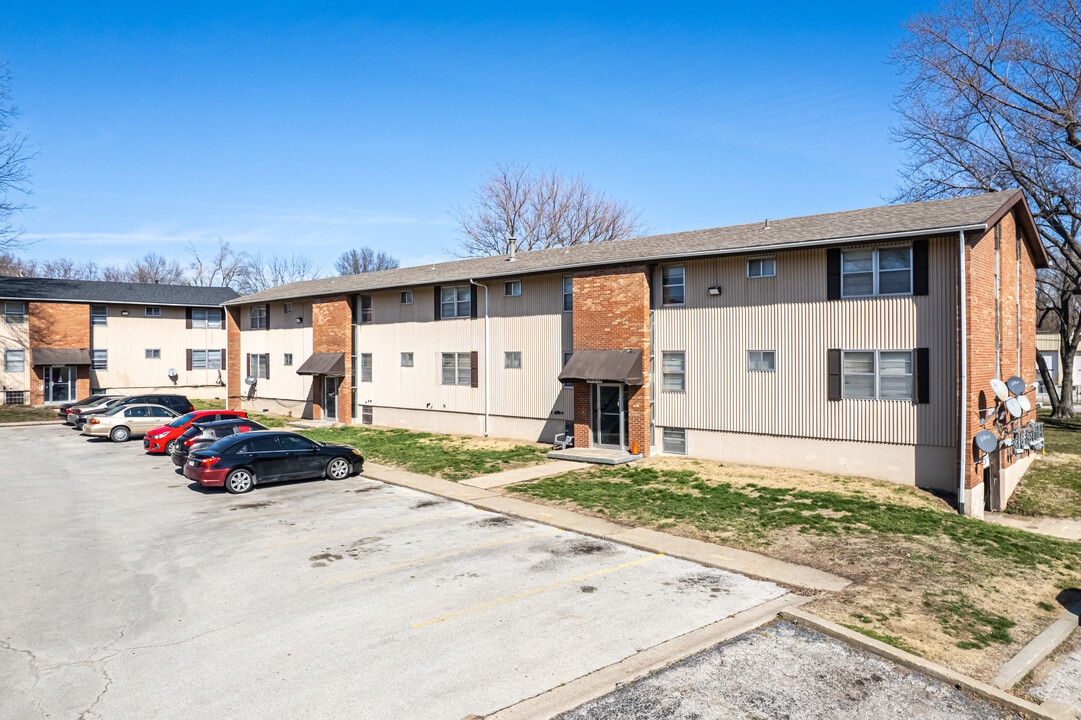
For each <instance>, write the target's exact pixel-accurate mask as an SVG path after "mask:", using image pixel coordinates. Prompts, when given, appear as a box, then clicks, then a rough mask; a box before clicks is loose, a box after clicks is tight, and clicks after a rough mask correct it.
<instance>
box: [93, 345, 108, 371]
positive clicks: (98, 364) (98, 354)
mask: <svg viewBox="0 0 1081 720" xmlns="http://www.w3.org/2000/svg"><path fill="white" fill-rule="evenodd" d="M99 358H101V359H100V360H99ZM90 369H91V370H108V369H109V351H108V350H105V349H100V348H99V349H96V350H91V351H90Z"/></svg>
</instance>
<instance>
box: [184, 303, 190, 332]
mask: <svg viewBox="0 0 1081 720" xmlns="http://www.w3.org/2000/svg"><path fill="white" fill-rule="evenodd" d="M184 327H185V328H187V329H188V330H191V308H190V307H189V308H184Z"/></svg>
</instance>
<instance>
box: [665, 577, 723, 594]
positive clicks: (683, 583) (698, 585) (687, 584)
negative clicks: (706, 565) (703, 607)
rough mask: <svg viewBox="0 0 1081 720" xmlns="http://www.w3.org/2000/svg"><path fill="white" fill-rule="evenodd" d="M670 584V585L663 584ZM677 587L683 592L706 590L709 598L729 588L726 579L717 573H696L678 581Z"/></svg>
mask: <svg viewBox="0 0 1081 720" xmlns="http://www.w3.org/2000/svg"><path fill="white" fill-rule="evenodd" d="M665 584H670V583H665ZM679 585H680V587H681V589H682V591H683V592H688V591H692V590H706V591H708V592H709V593H711V597H717V595H718V594H720V593H727V592H728V591H729V588H730V587H731V583H730V582H729V580H728V578H726V577H724V576H723V575H721V574H719V573H710V572H703V573H696V574H694V575H687V576H686V577H682V578H680V579H679Z"/></svg>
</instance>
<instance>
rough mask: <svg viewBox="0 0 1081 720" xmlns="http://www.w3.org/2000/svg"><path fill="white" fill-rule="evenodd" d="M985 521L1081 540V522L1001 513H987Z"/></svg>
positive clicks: (1041, 533)
mask: <svg viewBox="0 0 1081 720" xmlns="http://www.w3.org/2000/svg"><path fill="white" fill-rule="evenodd" d="M983 519H984V520H986V521H987V522H989V523H994V524H996V525H1005V526H1006V527H1012V528H1017V529H1018V530H1028V531H1029V532H1034V533H1039V534H1040V535H1050V536H1051V537H1057V538H1062V539H1063V540H1081V520H1070V519H1067V518H1048V517H1028V516H1026V515H1011V514H1009V513H999V512H985V513H984V514H983Z"/></svg>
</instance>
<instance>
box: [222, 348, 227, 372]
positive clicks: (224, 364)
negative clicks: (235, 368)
mask: <svg viewBox="0 0 1081 720" xmlns="http://www.w3.org/2000/svg"><path fill="white" fill-rule="evenodd" d="M221 369H222V370H228V369H229V348H222V349H221Z"/></svg>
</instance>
